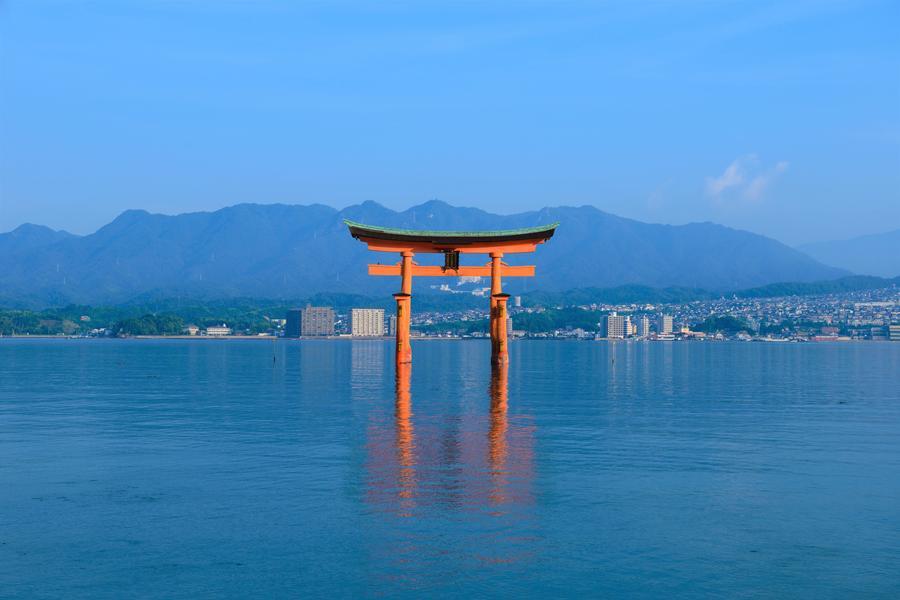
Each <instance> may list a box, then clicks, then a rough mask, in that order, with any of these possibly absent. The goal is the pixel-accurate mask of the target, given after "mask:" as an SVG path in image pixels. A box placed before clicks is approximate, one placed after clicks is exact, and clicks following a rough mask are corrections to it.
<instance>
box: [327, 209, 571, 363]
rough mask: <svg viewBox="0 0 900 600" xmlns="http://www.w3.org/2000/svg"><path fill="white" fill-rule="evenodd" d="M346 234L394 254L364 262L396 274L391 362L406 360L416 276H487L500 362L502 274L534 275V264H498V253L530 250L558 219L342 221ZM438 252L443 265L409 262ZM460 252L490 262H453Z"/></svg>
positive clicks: (495, 357)
mask: <svg viewBox="0 0 900 600" xmlns="http://www.w3.org/2000/svg"><path fill="white" fill-rule="evenodd" d="M344 223H345V224H346V225H347V227H348V228H349V229H350V235H352V236H353V237H355V238H356V239H358V240H359V241H361V242H364V243H365V244H367V245H368V247H369V250H374V251H376V252H397V253H399V254H400V262H399V263H397V264H396V265H369V275H387V276H400V292H399V293H397V294H394V299H395V300H396V301H397V348H396V355H397V363H398V364H404V363H409V362H411V361H412V348H411V346H410V343H409V324H410V310H411V308H412V306H411V305H412V278H413V275H417V276H419V277H487V276H490V278H491V300H490V309H491V312H490V315H491V361H492V362H493V363H495V364H504V363H506V362H508V360H509V352H508V349H507V335H508V332H507V331H506V316H507V307H506V303H507V301H508V300H509V294H504V293H503V284H502V277H503V275H506V276H508V277H534V266H533V265H529V266H510V265H507V264H505V263H504V262H503V255H504V254H518V253H525V252H534V251H535V250H536V249H537V245H538V244H543V243H544V242H546V241H547V240H549V239H550V238H551V237H553V233H554V232H555V231H556V228H557V226H558V225H559V224H558V223H553V224H552V225H542V226H540V227H528V228H524V229H506V230H501V231H418V230H412V229H392V228H389V227H375V226H372V225H363V224H362V223H355V222H353V221H347V220H345V221H344ZM416 253H420V254H423V253H424V254H443V255H444V265H443V266H426V265H417V264H415V263H413V256H415V254H416ZM460 254H488V255H489V256H490V257H491V261H490V262H489V263H488V264H486V265H484V266H463V265H460V264H459V255H460Z"/></svg>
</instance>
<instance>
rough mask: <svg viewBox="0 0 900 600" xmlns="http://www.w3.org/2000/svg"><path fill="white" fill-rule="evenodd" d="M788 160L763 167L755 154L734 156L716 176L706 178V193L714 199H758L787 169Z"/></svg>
mask: <svg viewBox="0 0 900 600" xmlns="http://www.w3.org/2000/svg"><path fill="white" fill-rule="evenodd" d="M787 169H788V162H787V161H784V160H783V161H780V162H778V163H776V164H775V166H773V167H769V168H765V167H763V166H762V164H761V162H760V160H759V159H758V158H757V157H756V155H755V154H748V155H746V156H741V157H738V158H736V159H735V160H734V161H732V163H731V164H730V165H728V166H727V167H726V168H725V171H724V172H723V173H722V174H721V175H719V176H718V177H707V178H706V193H707V194H708V195H709V196H711V197H712V198H713V199H715V200H725V199H734V198H743V199H745V200H759V199H760V198H762V196H763V194H764V193H765V191H766V190H767V189H768V188H769V186H770V185H771V183H772V182H773V181H774V180H775V179H776V178H777V177H778V176H779V175H781V174H782V173H784V172H785V171H787Z"/></svg>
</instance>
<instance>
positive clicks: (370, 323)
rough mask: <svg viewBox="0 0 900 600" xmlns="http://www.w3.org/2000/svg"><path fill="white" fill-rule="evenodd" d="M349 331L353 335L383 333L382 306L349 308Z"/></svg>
mask: <svg viewBox="0 0 900 600" xmlns="http://www.w3.org/2000/svg"><path fill="white" fill-rule="evenodd" d="M350 333H351V335H353V336H355V337H381V336H383V335H384V309H383V308H353V309H351V310H350Z"/></svg>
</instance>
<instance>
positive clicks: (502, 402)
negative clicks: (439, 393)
mask: <svg viewBox="0 0 900 600" xmlns="http://www.w3.org/2000/svg"><path fill="white" fill-rule="evenodd" d="M508 368H509V367H508V366H507V365H503V366H498V367H494V368H493V370H492V372H491V379H490V383H489V385H488V390H487V391H488V397H487V398H484V397H483V396H482V398H484V402H485V404H484V405H482V406H485V407H486V408H488V410H483V411H478V412H476V413H474V414H473V413H471V412H470V411H468V410H465V409H464V405H463V404H462V403H460V402H459V401H458V399H457V398H454V397H452V396H451V397H447V398H446V399H443V398H435V399H431V398H427V399H423V402H422V405H424V406H426V407H427V408H429V409H431V408H434V411H435V413H436V414H429V412H428V411H427V410H425V409H423V408H422V406H421V405H420V406H419V408H418V409H417V410H416V411H414V409H413V404H414V399H413V396H412V392H411V382H410V379H411V374H412V367H411V365H409V364H406V365H399V366H398V367H397V371H396V379H395V400H394V415H393V416H394V418H393V422H391V421H389V420H388V419H386V418H382V419H379V418H378V416H379V415H378V414H377V412H378V411H373V415H372V419H371V420H370V422H369V427H368V432H367V435H368V441H367V453H366V469H367V483H368V485H367V494H366V497H367V499H368V501H369V503H370V504H373V505H377V506H378V507H379V508H381V509H383V510H387V511H388V512H392V513H394V514H396V515H398V516H401V517H415V516H417V515H424V514H427V513H433V512H434V511H439V510H466V511H471V510H484V511H485V512H486V513H488V514H493V515H502V514H504V513H505V511H506V510H507V509H511V508H513V509H514V508H517V507H522V506H527V505H530V504H531V503H532V499H533V497H532V485H533V479H534V451H533V447H534V426H533V424H532V421H531V419H530V418H529V417H527V416H524V415H515V416H513V417H510V415H509V379H508V374H509V373H508ZM482 389H484V388H482ZM424 400H429V401H430V403H429V402H425V401H424ZM445 401H446V402H447V404H438V403H441V402H445ZM448 409H449V411H450V412H451V414H447V410H448ZM382 417H386V415H382Z"/></svg>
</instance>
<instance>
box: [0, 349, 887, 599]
mask: <svg viewBox="0 0 900 600" xmlns="http://www.w3.org/2000/svg"><path fill="white" fill-rule="evenodd" d="M413 351H414V357H415V358H414V361H415V362H414V365H413V366H412V369H411V373H400V377H399V378H397V377H395V370H394V365H393V361H392V346H391V344H390V343H388V342H381V341H354V342H351V341H321V342H319V341H304V342H285V341H281V342H277V343H276V342H271V341H175V340H172V341H164V340H160V341H149V340H122V341H115V340H85V341H80V340H9V339H7V340H0V596H2V597H65V598H75V597H83V598H123V597H144V598H198V597H258V598H270V597H286V596H292V597H309V596H325V595H328V596H332V597H347V596H376V597H378V596H423V595H428V596H463V597H472V596H501V595H516V596H531V597H535V596H556V597H559V596H565V597H573V596H588V595H589V596H609V597H622V596H626V595H627V596H641V597H672V596H677V597H697V596H706V597H710V596H717V597H772V598H774V597H779V598H784V597H807V598H820V597H831V598H846V597H867V598H869V597H884V598H889V597H893V598H897V597H900V344H897V343H894V344H891V343H847V344H805V345H799V344H793V345H791V344H763V343H746V344H739V343H734V344H732V343H617V344H607V343H601V342H596V343H593V342H592V343H585V342H582V343H579V342H518V343H513V344H511V364H510V366H509V369H508V372H503V371H500V372H496V373H493V374H492V372H491V369H490V365H489V345H488V344H487V343H486V342H474V341H473V342H451V341H447V342H439V341H420V342H416V343H414V346H413Z"/></svg>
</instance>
